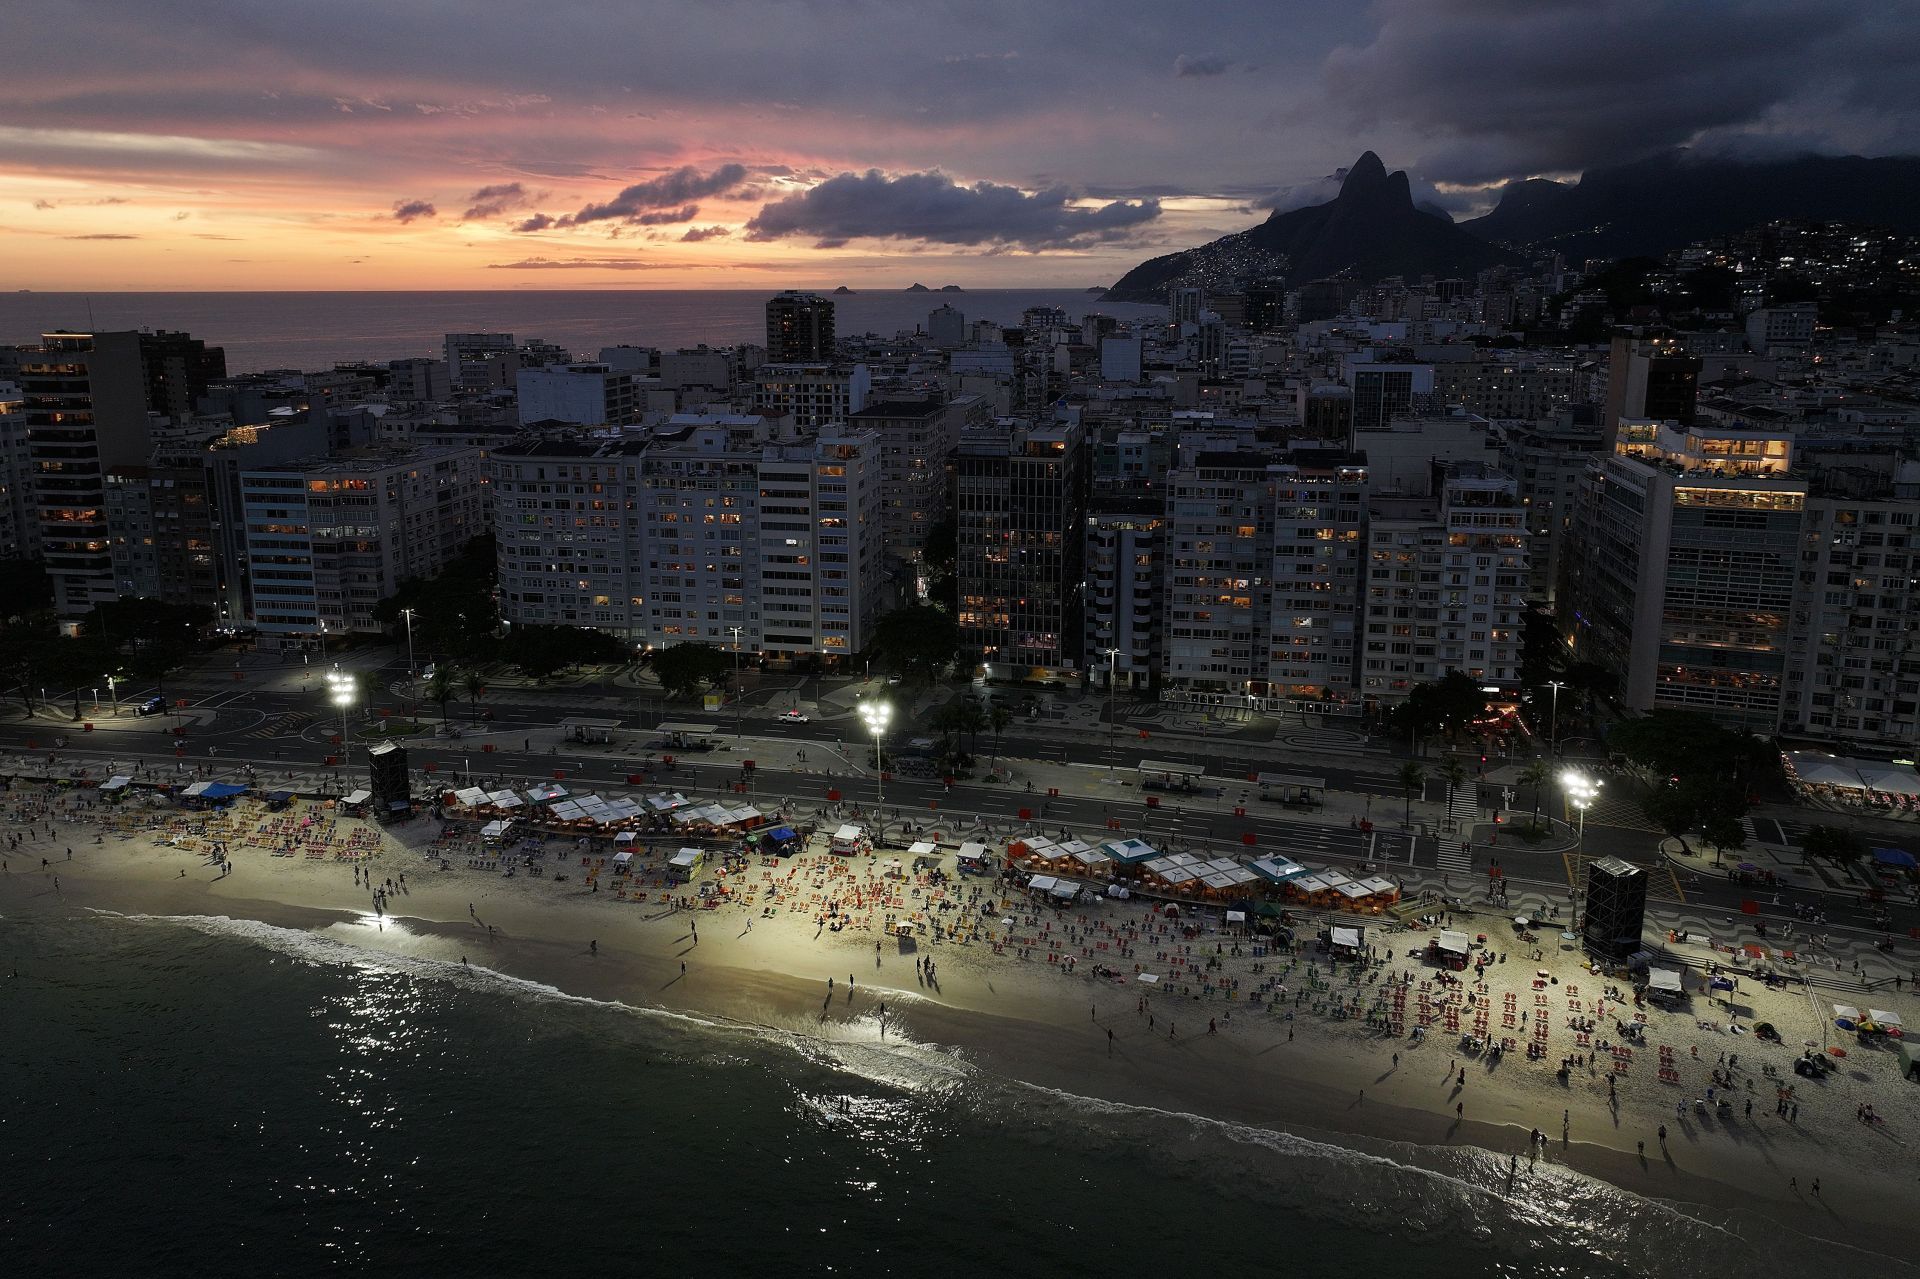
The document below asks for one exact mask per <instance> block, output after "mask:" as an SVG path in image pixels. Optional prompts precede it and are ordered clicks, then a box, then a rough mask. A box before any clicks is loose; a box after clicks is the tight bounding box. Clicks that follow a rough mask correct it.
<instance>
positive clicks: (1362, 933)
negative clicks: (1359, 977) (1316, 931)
mask: <svg viewBox="0 0 1920 1279" xmlns="http://www.w3.org/2000/svg"><path fill="white" fill-rule="evenodd" d="M1327 949H1328V951H1329V952H1330V953H1331V954H1332V955H1333V957H1334V958H1335V959H1360V958H1362V957H1364V956H1365V955H1366V953H1367V952H1366V930H1364V929H1361V928H1330V929H1328V930H1327Z"/></svg>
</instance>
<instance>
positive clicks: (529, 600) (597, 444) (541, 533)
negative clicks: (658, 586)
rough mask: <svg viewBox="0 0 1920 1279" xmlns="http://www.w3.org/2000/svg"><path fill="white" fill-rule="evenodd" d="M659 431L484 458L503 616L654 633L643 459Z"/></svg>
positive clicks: (534, 444)
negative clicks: (645, 534) (643, 511)
mask: <svg viewBox="0 0 1920 1279" xmlns="http://www.w3.org/2000/svg"><path fill="white" fill-rule="evenodd" d="M651 443H652V437H650V436H648V435H646V434H644V433H642V432H638V431H632V430H619V429H613V430H603V431H579V432H566V433H557V434H548V435H542V436H539V437H535V438H530V439H521V440H516V441H514V442H512V443H509V444H504V445H500V446H498V447H496V448H494V449H492V450H491V452H490V453H489V454H488V457H487V462H486V470H487V479H488V488H489V495H490V499H491V501H492V504H493V532H494V539H495V541H494V544H495V548H496V551H495V563H496V570H497V576H498V582H499V599H500V613H501V616H502V617H504V618H506V619H507V620H509V621H512V622H516V623H523V624H532V625H541V626H592V627H595V628H597V629H600V630H604V631H607V632H609V633H611V634H614V635H618V636H620V637H621V638H622V639H625V640H627V641H629V642H630V643H633V644H642V643H645V642H646V640H647V638H648V632H647V611H646V604H647V601H646V582H647V572H648V567H647V546H646V543H645V540H644V539H643V537H642V535H641V534H642V529H643V527H644V524H643V520H642V518H641V510H640V502H641V496H642V494H643V492H644V491H645V490H644V486H643V484H642V482H641V479H640V465H641V459H642V457H643V456H644V455H645V453H646V450H647V448H648V447H649V446H650V444H651Z"/></svg>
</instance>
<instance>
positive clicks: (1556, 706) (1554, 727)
mask: <svg viewBox="0 0 1920 1279" xmlns="http://www.w3.org/2000/svg"><path fill="white" fill-rule="evenodd" d="M1547 687H1548V688H1550V689H1552V690H1553V711H1552V714H1551V717H1550V718H1549V719H1548V721H1547V722H1548V727H1547V753H1548V754H1549V755H1558V754H1559V753H1560V690H1561V689H1563V688H1565V687H1567V685H1566V682H1565V681H1564V680H1557V679H1550V680H1548V681H1547Z"/></svg>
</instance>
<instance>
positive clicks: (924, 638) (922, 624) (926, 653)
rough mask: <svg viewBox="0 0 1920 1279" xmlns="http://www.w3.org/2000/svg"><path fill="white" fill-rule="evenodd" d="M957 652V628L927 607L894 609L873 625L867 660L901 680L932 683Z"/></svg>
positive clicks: (945, 616) (942, 612)
mask: <svg viewBox="0 0 1920 1279" xmlns="http://www.w3.org/2000/svg"><path fill="white" fill-rule="evenodd" d="M959 653H960V628H959V627H958V626H956V625H955V624H954V620H953V618H952V616H951V615H950V614H948V613H947V612H946V611H945V610H944V609H938V608H935V607H933V606H932V605H930V604H915V605H912V606H910V607H907V608H896V609H894V610H893V611H892V612H891V613H887V614H885V615H884V616H882V617H881V618H880V620H879V621H878V622H876V623H875V624H874V628H873V639H872V641H871V642H870V643H869V644H868V645H867V657H868V658H870V659H871V660H872V661H873V662H874V663H875V664H876V665H878V666H879V667H880V668H881V669H882V670H884V671H887V672H889V673H890V674H894V675H898V676H900V678H901V679H904V680H908V681H911V682H913V683H919V684H931V683H933V682H934V681H935V680H937V679H939V678H940V676H941V674H942V673H943V672H945V671H946V669H947V668H948V667H949V666H951V665H952V664H953V662H954V661H955V660H956V659H957V658H958V656H959Z"/></svg>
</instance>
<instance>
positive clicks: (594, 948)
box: [587, 941, 600, 955]
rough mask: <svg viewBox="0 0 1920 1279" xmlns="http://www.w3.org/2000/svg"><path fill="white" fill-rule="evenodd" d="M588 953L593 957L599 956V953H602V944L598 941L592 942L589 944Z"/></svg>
mask: <svg viewBox="0 0 1920 1279" xmlns="http://www.w3.org/2000/svg"><path fill="white" fill-rule="evenodd" d="M587 952H588V953H589V954H593V955H597V954H599V953H600V943H599V942H598V941H590V942H588V943H587Z"/></svg>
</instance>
